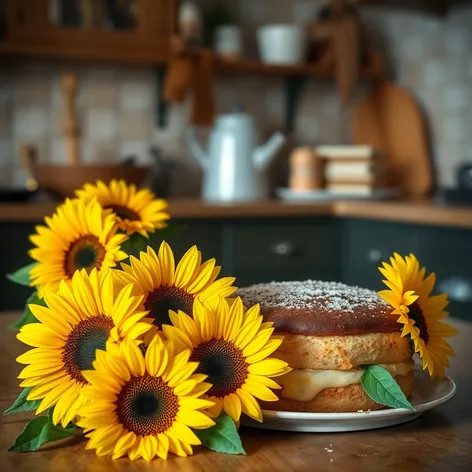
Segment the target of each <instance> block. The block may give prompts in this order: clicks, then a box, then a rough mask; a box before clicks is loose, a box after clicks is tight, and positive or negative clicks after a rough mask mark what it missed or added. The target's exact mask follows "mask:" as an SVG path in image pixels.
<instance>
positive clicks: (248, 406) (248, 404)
mask: <svg viewBox="0 0 472 472" xmlns="http://www.w3.org/2000/svg"><path fill="white" fill-rule="evenodd" d="M236 395H237V396H238V398H239V400H241V410H242V412H243V413H246V415H248V416H250V417H251V418H253V419H255V420H256V421H258V422H259V423H262V410H261V407H260V406H259V403H258V402H257V400H256V399H255V398H254V397H253V396H252V395H251V394H250V393H249V392H246V391H245V390H243V389H242V388H239V389H238V390H237V391H236Z"/></svg>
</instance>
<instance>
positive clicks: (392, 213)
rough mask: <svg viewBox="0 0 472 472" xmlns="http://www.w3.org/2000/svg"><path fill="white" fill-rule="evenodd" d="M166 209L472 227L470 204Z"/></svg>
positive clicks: (3, 217) (180, 214) (193, 203)
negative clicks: (459, 205) (462, 206)
mask: <svg viewBox="0 0 472 472" xmlns="http://www.w3.org/2000/svg"><path fill="white" fill-rule="evenodd" d="M55 208H56V204H55V203H34V204H25V203H8V204H0V223H1V222H25V223H26V222H28V223H31V222H38V223H40V222H41V220H42V219H43V218H44V216H46V215H50V214H52V213H53V212H54V210H55ZM169 212H170V214H171V215H172V217H173V218H188V219H194V218H208V219H211V218H220V219H225V218H256V217H259V218H270V217H274V218H276V217H311V216H314V217H315V216H337V217H344V218H365V219H372V220H377V221H392V222H400V223H401V222H404V223H417V224H425V225H435V226H448V227H455V228H468V229H472V208H461V207H441V206H438V205H435V204H434V203H432V202H408V201H375V202H374V201H369V202H366V201H335V202H326V203H319V204H304V203H283V202H279V201H275V200H274V201H268V202H258V203H245V204H239V205H234V204H227V205H225V204H221V205H210V204H205V203H203V202H200V201H197V200H170V201H169Z"/></svg>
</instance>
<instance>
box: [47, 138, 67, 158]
mask: <svg viewBox="0 0 472 472" xmlns="http://www.w3.org/2000/svg"><path fill="white" fill-rule="evenodd" d="M49 148H50V150H49V159H48V161H49V162H53V163H55V164H64V163H65V162H66V160H67V156H66V152H67V148H66V140H65V139H64V138H55V139H51V143H50V146H49Z"/></svg>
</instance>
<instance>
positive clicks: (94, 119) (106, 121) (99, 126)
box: [84, 108, 118, 140]
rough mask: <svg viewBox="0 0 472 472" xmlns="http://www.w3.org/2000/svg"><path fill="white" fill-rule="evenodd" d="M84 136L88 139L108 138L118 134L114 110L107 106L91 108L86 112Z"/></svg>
mask: <svg viewBox="0 0 472 472" xmlns="http://www.w3.org/2000/svg"><path fill="white" fill-rule="evenodd" d="M84 129H85V136H86V137H87V138H89V139H98V140H109V139H113V138H116V137H117V135H118V120H117V116H116V112H115V111H114V110H111V109H107V108H92V109H88V110H87V112H86V119H85V127H84Z"/></svg>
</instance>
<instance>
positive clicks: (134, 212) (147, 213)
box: [75, 180, 169, 237]
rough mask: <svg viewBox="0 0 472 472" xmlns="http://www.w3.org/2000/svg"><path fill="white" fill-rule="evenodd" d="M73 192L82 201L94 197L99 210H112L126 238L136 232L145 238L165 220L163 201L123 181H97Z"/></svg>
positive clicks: (164, 222) (165, 204)
mask: <svg viewBox="0 0 472 472" xmlns="http://www.w3.org/2000/svg"><path fill="white" fill-rule="evenodd" d="M75 193H76V195H77V197H78V198H80V199H81V200H84V201H86V202H88V201H90V200H92V199H94V198H96V199H97V200H98V203H100V205H102V207H103V208H106V209H110V210H112V211H113V213H114V214H115V217H116V221H117V223H118V226H119V227H120V229H122V230H123V231H125V232H126V234H128V235H131V234H133V233H139V234H142V235H143V236H145V237H148V231H151V232H152V231H155V230H156V229H158V228H164V227H165V226H166V220H168V219H169V215H168V214H167V212H166V209H167V202H166V201H165V200H161V199H156V197H155V195H154V194H153V193H152V192H151V191H150V190H149V189H141V190H138V189H137V188H136V185H133V184H131V185H128V184H127V183H126V182H125V181H124V180H112V181H111V182H110V184H109V185H106V184H105V183H104V182H102V181H101V180H98V181H97V183H96V184H95V185H93V184H85V185H84V187H83V188H82V189H80V190H77V191H76V192H75Z"/></svg>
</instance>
